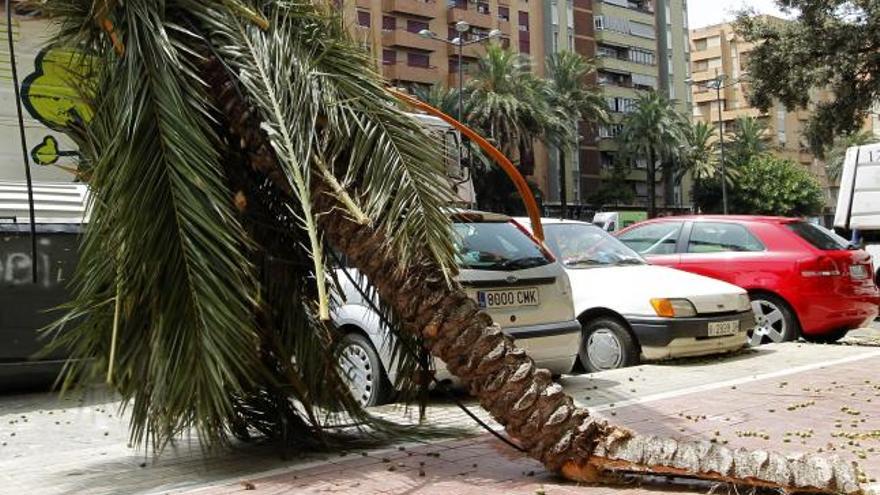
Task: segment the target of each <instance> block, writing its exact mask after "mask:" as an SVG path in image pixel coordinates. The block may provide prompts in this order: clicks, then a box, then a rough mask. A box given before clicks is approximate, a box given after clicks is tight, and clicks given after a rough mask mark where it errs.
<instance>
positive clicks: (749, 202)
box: [694, 153, 824, 217]
mask: <svg viewBox="0 0 880 495" xmlns="http://www.w3.org/2000/svg"><path fill="white" fill-rule="evenodd" d="M739 172H740V174H739V176H738V178H737V180H736V181H735V182H734V183H733V185H732V187H729V188H728V190H727V194H728V201H729V208H730V212H731V213H733V214H741V215H782V216H795V217H800V216H811V215H816V214H818V213H820V212H821V211H822V207H823V205H824V200H823V198H824V195H823V192H822V187H821V185H820V184H819V181H818V180H816V178H815V177H813V176H812V175H811V174H810V172H809V171H808V170H807V169H806V168H804V167H803V166H801V165H799V164H797V163H795V162H793V161H791V160H788V159H785V158H779V157H776V156H773V155H771V154H766V153H765V154H762V155H758V156H755V157H752V159H751V160H749V162H748V163H746V164H744V165H743V166H741V167H740V169H739ZM694 199H695V201H696V202H698V204H699V205H701V208H702V211H703V213H720V212H721V210H722V207H721V206H722V205H721V183H720V179H717V178H716V179H714V180H711V181H704V182H701V183H700V184H699V185H698V186H697V187H695V190H694Z"/></svg>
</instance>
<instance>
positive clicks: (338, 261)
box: [327, 249, 526, 452]
mask: <svg viewBox="0 0 880 495" xmlns="http://www.w3.org/2000/svg"><path fill="white" fill-rule="evenodd" d="M327 251H329V252H330V256H332V257H333V261H334V262H335V263H336V265H337V266H338V267H339V268H340V269H341V270H342V272H343V273H344V274H345V277H346V278H347V279H348V281H349V282H351V284H352V285H353V286H354V287H355V289H356V290H357V291H358V293H359V294H360V295H361V298H362V299H363V300H364V301H366V303H367V305H368V306H370V309H372V310H373V312H374V313H376V315H377V316H378V317H379V320H380V321H381V323H382V324H383V325H385V326H386V327H388V328H393V327H392V325H391V322H390V321H388V318H386V317H385V314H384V313H383V312H382V311H381V310H380V309H379V308H378V307H377V306H376V303H375V302H373V298H372V297H370V296H369V295H368V294H367V293H366V291H365V290H364V289H363V287H361V284H359V283H358V282H357V281H356V280H355V279H354V277H352V276H351V273H349V271H348V269H347V268H346V266H345V264H344V263H343V262H342V260H341V259H339V255H338V254H337V253H336V251H335V250H333V249H327ZM401 343H402V344H403V347H404V349H406V351H407V352H409V354H410V355H411V356H412V357H418V352H417V351H416V350H415V349H413V348H412V347H411V346H409V345H408V342H404V341H401ZM431 379H432V380H433V381H434V383H435V384H436V385H437V387H438V388H439V389H440V391H441V392H443V394H444V395H446V397H448V398H449V399H451V400H452V401H453V402H455V405H457V406H458V408H459V409H461V410H462V411H464V413H465V414H467V415H468V416H470V418H471V419H473V420H474V421H475V422H476V423H477V424H478V425H480V426H482V427H483V429H484V430H486V431H488V432H489V433H491V434H492V435H494V436H495V438H497V439H499V440H501V441H502V442H504V443H506V444H507V445H509V446H510V447H512V448H513V449H515V450H518V451H519V452H526V449H524V448H522V447H520V446H519V445H517V444H515V443H513V441H511V440H510V439H509V438H507V437H505V436H504V435H502V434H500V433H498V432H497V431H495V429H494V428H492V427H491V426H489V425H488V424H486V423H485V422H484V421H483V420H481V419H480V418H479V417H477V415H476V414H474V413H473V412H471V410H470V409H468V407H467V406H465V405H464V404H463V403H462V402H461V401H460V400H458V397H455V396H454V395H453V394H452V392H450V391H449V388H448V387H447V386H446V384H445V383H443V382H441V381H440V380H438V379H437V377H436V376H432V377H431Z"/></svg>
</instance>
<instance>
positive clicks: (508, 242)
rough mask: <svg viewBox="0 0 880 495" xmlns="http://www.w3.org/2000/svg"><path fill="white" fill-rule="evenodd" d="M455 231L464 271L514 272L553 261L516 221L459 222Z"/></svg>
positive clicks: (456, 245) (454, 225)
mask: <svg viewBox="0 0 880 495" xmlns="http://www.w3.org/2000/svg"><path fill="white" fill-rule="evenodd" d="M453 229H454V231H455V252H456V261H457V262H458V265H459V267H461V268H467V269H470V270H500V271H512V270H522V269H525V268H534V267H538V266H543V265H547V264H550V263H552V262H553V259H552V258H551V257H550V256H548V254H547V253H545V252H544V250H542V249H541V247H540V246H538V244H537V243H536V242H535V241H534V240H533V239H532V238H531V237H529V236H528V235H526V233H525V232H523V231H522V230H521V229H520V228H519V227H517V226H516V225H515V224H513V222H473V223H470V222H456V223H454V224H453Z"/></svg>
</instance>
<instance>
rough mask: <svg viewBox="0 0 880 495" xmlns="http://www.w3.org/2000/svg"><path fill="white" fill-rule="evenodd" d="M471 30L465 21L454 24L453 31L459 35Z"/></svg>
mask: <svg viewBox="0 0 880 495" xmlns="http://www.w3.org/2000/svg"><path fill="white" fill-rule="evenodd" d="M470 29H471V25H470V24H468V23H467V22H465V21H458V22H456V23H455V30H456V31H458V32H459V33H466V32H468V31H469V30H470Z"/></svg>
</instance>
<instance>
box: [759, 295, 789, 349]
mask: <svg viewBox="0 0 880 495" xmlns="http://www.w3.org/2000/svg"><path fill="white" fill-rule="evenodd" d="M749 298H750V299H751V300H752V311H754V313H755V328H753V329H751V330H750V331H749V333H748V339H749V340H748V342H749V345H751V346H758V345H762V344H769V343H780V342H790V341H792V340H794V339H796V338H797V337H798V334H799V333H800V329H799V325H798V320H797V317H796V316H795V314H794V311H792V309H791V307H790V306H789V305H788V303H787V302H785V301H784V300H783V299H782V298H781V297H779V296H776V295H774V294H767V293H764V292H756V293H753V294H749Z"/></svg>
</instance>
